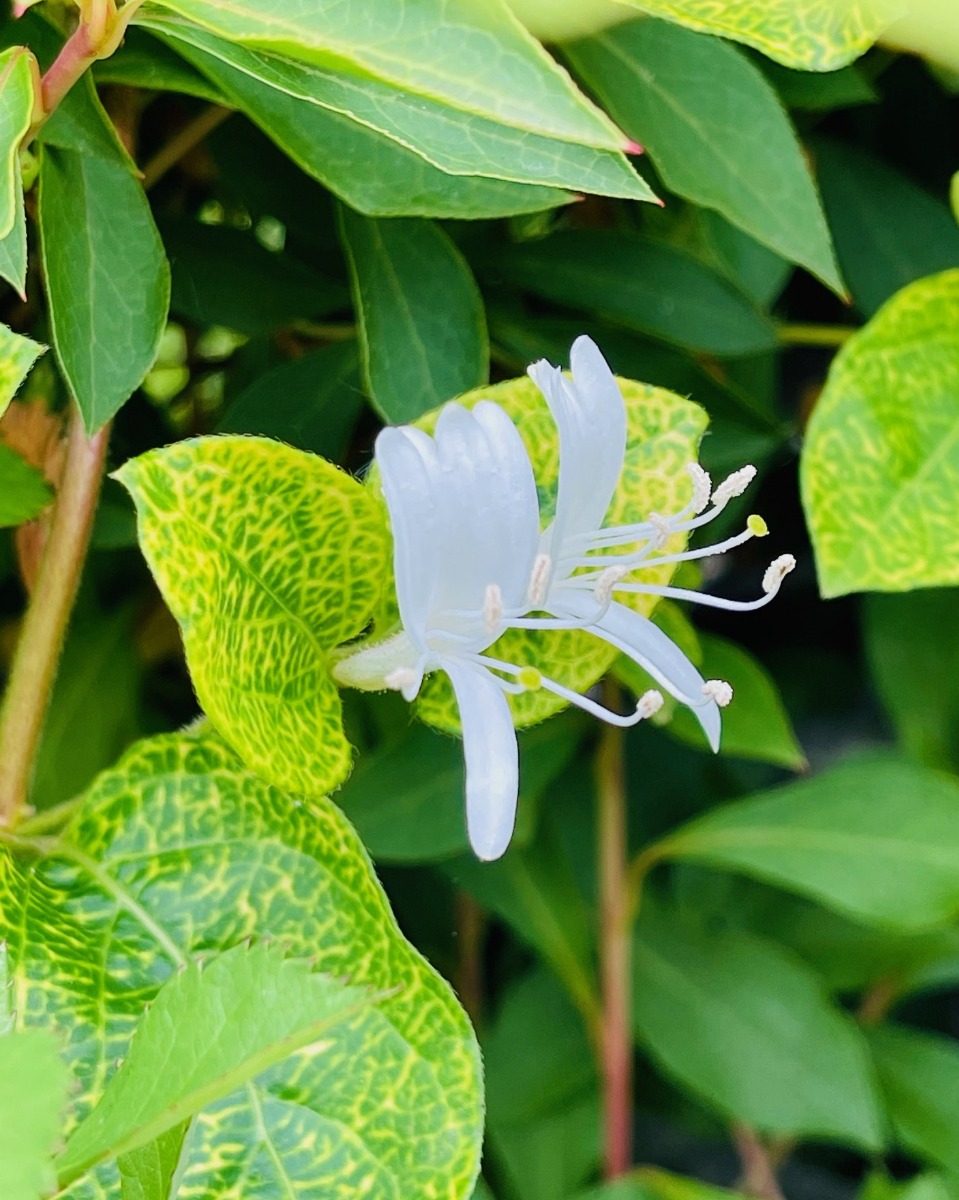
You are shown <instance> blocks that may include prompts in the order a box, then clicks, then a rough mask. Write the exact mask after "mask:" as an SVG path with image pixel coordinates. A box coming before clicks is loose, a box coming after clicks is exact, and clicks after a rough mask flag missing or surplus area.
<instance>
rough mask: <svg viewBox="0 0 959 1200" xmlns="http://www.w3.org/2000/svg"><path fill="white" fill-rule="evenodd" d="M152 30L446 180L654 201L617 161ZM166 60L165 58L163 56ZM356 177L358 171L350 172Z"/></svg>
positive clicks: (385, 89)
mask: <svg viewBox="0 0 959 1200" xmlns="http://www.w3.org/2000/svg"><path fill="white" fill-rule="evenodd" d="M148 24H149V28H150V29H151V30H153V31H154V32H155V33H158V34H160V35H161V36H163V37H166V38H167V39H169V41H170V42H171V44H173V45H178V46H179V47H180V49H181V50H183V51H184V52H187V53H188V51H187V50H186V47H189V46H193V47H196V48H198V49H199V50H200V51H202V52H204V54H205V55H208V56H210V57H212V58H213V59H216V60H218V61H219V62H220V63H221V64H225V65H226V66H227V67H231V68H234V69H235V70H237V71H239V72H242V73H244V74H245V75H247V76H249V77H250V78H252V79H253V80H256V81H259V82H260V83H261V84H264V85H266V86H268V87H270V88H272V89H274V90H276V91H279V92H281V93H284V94H285V95H287V96H289V97H291V98H292V99H295V100H299V101H302V102H303V103H305V104H309V105H311V106H315V107H318V108H320V109H324V110H327V111H328V112H330V113H332V114H334V115H336V114H339V115H340V116H342V117H348V118H351V119H353V120H354V121H356V122H357V123H358V124H359V125H360V126H362V127H363V128H365V129H367V130H369V131H373V132H377V133H380V134H382V135H383V136H384V137H386V138H388V139H390V141H391V142H393V143H394V144H395V145H396V146H397V147H405V148H406V149H408V150H411V151H413V152H414V153H415V154H417V155H420V156H421V157H422V158H424V159H426V161H427V162H428V163H430V164H431V165H432V166H434V167H437V168H439V169H440V170H441V171H448V172H449V173H450V174H451V175H479V176H484V177H488V178H490V179H501V180H509V181H512V182H514V183H527V184H538V185H546V186H550V187H559V188H574V189H576V190H577V191H583V192H594V193H597V194H600V195H610V196H622V197H626V198H631V199H634V200H653V199H654V195H653V193H652V191H650V189H649V187H648V185H647V184H646V182H645V180H643V179H642V178H641V177H640V176H639V175H638V174H637V173H636V171H635V170H633V168H632V167H631V166H630V165H629V163H628V162H627V160H626V159H625V158H624V157H623V155H622V154H618V153H615V152H613V151H610V150H598V149H595V148H593V147H591V146H581V145H577V144H575V143H573V142H565V141H559V140H558V139H556V138H548V137H542V136H539V135H537V134H534V133H528V132H524V131H521V130H517V129H514V128H511V127H510V126H508V125H503V124H501V123H500V122H497V121H491V120H487V119H484V118H483V117H477V116H471V115H469V114H467V113H464V112H461V111H459V110H457V109H452V108H449V107H448V106H447V105H445V104H442V103H437V102H435V101H431V100H427V99H425V98H424V97H422V96H413V95H410V94H408V93H406V92H403V91H401V90H399V89H397V88H396V87H393V86H392V85H390V84H385V83H380V82H378V81H377V80H375V79H370V78H358V77H357V76H356V75H355V74H354V73H352V72H350V71H346V70H334V69H332V68H331V67H326V68H323V69H321V68H319V67H316V66H308V65H306V64H304V63H297V62H293V61H292V60H290V59H284V58H279V57H277V56H276V55H274V54H258V53H256V52H255V51H251V50H247V49H245V48H244V47H243V46H238V45H235V44H231V43H230V42H225V41H223V40H222V39H221V38H217V37H214V36H212V35H211V34H209V33H207V32H206V31H205V30H203V29H200V28H199V27H198V26H196V25H188V24H186V23H184V22H182V21H179V20H177V19H176V18H172V17H166V18H162V17H160V18H158V17H157V16H155V15H153V16H151V17H150V18H149V22H148ZM167 53H169V51H168V52H167ZM354 172H355V173H358V172H357V168H356V165H354Z"/></svg>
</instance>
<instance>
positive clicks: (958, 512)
mask: <svg viewBox="0 0 959 1200" xmlns="http://www.w3.org/2000/svg"><path fill="white" fill-rule="evenodd" d="M957 389H959V271H946V272H944V273H943V274H941V275H934V276H932V277H931V278H930V279H922V280H920V281H919V282H918V283H914V284H912V285H910V286H909V287H907V288H905V289H904V290H903V291H901V292H899V293H898V295H896V296H894V297H893V299H892V300H890V301H889V303H888V304H886V305H885V306H884V307H883V308H882V309H881V310H880V312H879V313H878V314H877V315H876V316H875V317H874V318H873V319H872V320H871V321H870V322H869V324H868V325H867V326H866V327H865V328H864V329H862V330H860V332H859V333H857V334H855V335H854V336H853V337H851V338H850V339H849V341H848V342H847V343H846V345H845V346H843V348H842V350H841V351H840V352H839V354H838V355H837V356H836V359H835V361H834V362H833V364H832V367H831V369H830V372H829V376H828V378H827V380H826V386H825V388H824V390H823V393H822V395H821V396H820V398H819V401H818V403H817V404H816V407H815V410H814V411H813V415H812V418H811V420H810V422H809V426H808V429H807V435H806V443H805V446H804V448H803V455H802V469H801V483H802V497H803V507H804V508H805V510H806V519H807V521H808V523H809V528H810V532H811V534H812V540H813V546H814V548H815V552H816V566H817V570H818V573H819V586H820V590H821V592H822V594H823V596H825V597H831V596H841V595H844V594H845V593H846V592H857V591H868V590H874V591H884V592H901V591H907V590H909V589H910V588H916V587H928V586H930V585H934V584H944V583H957V582H959V490H957V487H956V480H957V478H959V413H957V410H956V404H955V396H956V392H957Z"/></svg>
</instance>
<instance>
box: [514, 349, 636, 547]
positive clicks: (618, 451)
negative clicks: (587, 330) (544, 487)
mask: <svg viewBox="0 0 959 1200" xmlns="http://www.w3.org/2000/svg"><path fill="white" fill-rule="evenodd" d="M570 367H571V370H572V375H573V378H572V382H571V381H570V380H568V379H566V378H565V377H564V376H563V373H562V371H560V369H559V368H558V367H553V366H550V364H549V363H548V362H545V361H542V362H538V363H534V364H533V366H531V367H530V368H529V375H530V378H531V379H532V380H533V382H534V383H535V384H536V386H537V387H538V388H539V389H540V391H541V392H542V393H543V395H544V396H545V398H546V403H547V404H548V405H549V408H550V412H551V413H552V414H553V418H554V420H555V421H556V426H557V428H558V430H559V491H558V494H557V498H556V518H555V520H554V523H553V550H552V553H553V554H554V557H555V556H556V555H557V554H558V547H557V546H556V542H557V540H560V541H561V540H562V539H563V538H567V537H570V536H572V535H573V534H581V533H592V532H594V531H595V530H598V529H599V528H600V526H601V525H602V523H603V519H604V518H605V516H606V510H607V509H608V508H609V504H610V501H611V500H612V498H613V493H614V492H615V490H616V484H617V483H618V482H619V476H620V473H621V471H622V469H623V458H624V456H625V454H626V406H625V404H624V403H623V397H622V393H621V392H620V390H619V384H618V383H617V382H616V379H615V377H614V376H613V373H612V371H610V369H609V367H608V365H607V363H606V360H605V359H604V358H603V356H602V354H600V352H599V349H598V347H597V346H596V343H595V342H594V341H592V339H591V338H588V337H578V338H577V339H576V341H575V342H574V343H573V347H572V350H571V351H570Z"/></svg>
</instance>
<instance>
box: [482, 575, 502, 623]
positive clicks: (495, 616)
mask: <svg viewBox="0 0 959 1200" xmlns="http://www.w3.org/2000/svg"><path fill="white" fill-rule="evenodd" d="M502 621H503V592H502V589H501V588H500V585H499V584H498V583H488V584H487V585H486V591H485V593H484V595H483V625H484V626H485V628H486V632H487V633H495V632H496V630H497V629H498V628H499V627H500V625H501V623H502Z"/></svg>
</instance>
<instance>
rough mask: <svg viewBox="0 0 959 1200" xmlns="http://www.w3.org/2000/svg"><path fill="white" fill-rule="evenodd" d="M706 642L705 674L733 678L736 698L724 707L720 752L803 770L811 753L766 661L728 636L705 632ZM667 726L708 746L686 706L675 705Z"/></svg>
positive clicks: (704, 746)
mask: <svg viewBox="0 0 959 1200" xmlns="http://www.w3.org/2000/svg"><path fill="white" fill-rule="evenodd" d="M701 641H702V648H703V656H702V664H701V669H702V671H703V673H704V675H705V676H706V677H707V678H708V679H725V680H728V682H729V683H731V684H732V686H733V701H732V703H731V704H730V706H729V707H728V708H727V709H725V710H724V711H723V734H722V742H721V743H720V752H721V753H722V754H730V755H732V756H733V757H734V758H751V759H755V760H757V761H758V762H767V763H774V764H775V765H776V766H780V767H787V768H789V769H790V770H792V771H800V770H802V769H803V767H804V766H805V765H806V757H805V755H804V754H803V751H802V747H801V746H800V745H799V742H798V741H797V740H796V734H795V732H794V730H793V727H792V723H791V722H790V720H789V714H788V713H787V712H786V709H785V707H784V705H783V702H782V697H781V696H780V694H779V689H778V688H777V687H776V684H775V683H774V681H773V680H772V678H771V677H770V676H769V674H768V673H767V672H766V670H765V668H764V667H763V666H762V664H761V663H759V662H758V661H757V660H756V659H755V658H753V656H752V655H751V654H750V653H749V652H748V651H747V650H744V649H743V648H742V646H737V645H736V643H735V642H729V641H727V640H726V639H725V638H720V637H715V636H713V635H712V634H703V635H702V638H701ZM648 686H650V687H651V686H652V684H650V685H648ZM639 695H642V692H640V693H639ZM667 728H668V730H669V732H670V733H674V734H676V735H677V736H678V737H680V738H682V740H683V741H684V742H689V743H690V744H691V745H694V746H700V747H702V748H703V749H705V748H706V740H705V737H704V735H703V733H702V730H701V729H700V726H699V723H698V722H697V721H696V719H695V717H693V715H692V713H691V712H690V711H689V710H688V709H687V708H686V707H685V706H684V705H677V706H676V710H675V712H674V713H673V716H672V719H671V720H670V722H669V724H668V726H667Z"/></svg>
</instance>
